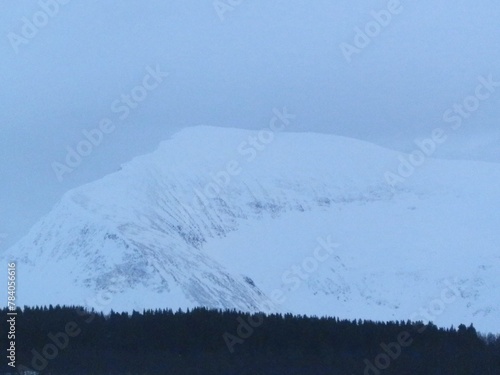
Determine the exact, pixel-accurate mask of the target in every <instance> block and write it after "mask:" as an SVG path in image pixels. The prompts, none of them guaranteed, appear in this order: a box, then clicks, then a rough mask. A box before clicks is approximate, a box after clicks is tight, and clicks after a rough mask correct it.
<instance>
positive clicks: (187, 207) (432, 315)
mask: <svg viewBox="0 0 500 375" xmlns="http://www.w3.org/2000/svg"><path fill="white" fill-rule="evenodd" d="M260 136H261V137H264V138H261V140H259V141H258V142H259V143H258V144H255V146H251V144H252V143H251V142H252V137H257V138H258V137H259V133H258V132H254V131H248V130H239V129H228V128H215V127H208V126H198V127H193V128H188V129H184V130H182V131H180V132H179V133H177V134H176V135H175V136H174V137H173V138H172V139H170V140H167V141H165V142H163V143H161V145H160V147H159V148H158V150H157V151H155V152H154V153H152V154H149V155H144V156H141V157H137V158H135V159H133V160H132V161H131V162H129V163H127V164H125V165H123V166H122V168H121V170H120V171H118V172H116V173H114V174H111V175H108V176H107V177H105V178H103V179H101V180H99V181H96V182H93V183H90V184H87V185H84V186H81V187H79V188H77V189H74V190H72V191H70V192H68V193H67V194H66V195H65V196H64V197H63V199H62V200H61V201H60V202H59V203H58V204H57V205H56V206H55V207H54V209H53V210H52V211H51V212H50V213H49V214H48V215H46V216H45V217H43V218H42V219H41V220H40V221H39V222H38V223H37V224H36V225H35V226H34V227H33V228H32V229H31V231H30V232H29V234H28V235H27V236H26V237H24V238H23V239H22V240H21V241H19V242H18V243H17V244H16V245H14V246H13V247H11V248H10V249H9V250H8V251H7V252H6V253H4V254H2V257H3V258H4V262H11V261H17V269H18V271H17V272H18V286H17V288H18V290H17V293H18V301H17V302H18V305H20V306H23V305H30V306H32V305H48V304H53V305H56V304H61V305H62V304H65V305H84V306H87V307H89V308H95V309H97V310H102V311H109V310H110V309H113V310H115V311H122V310H126V311H131V310H134V309H135V310H139V311H141V310H142V309H146V308H172V309H178V308H181V309H185V308H188V307H189V308H192V307H195V306H207V307H210V308H229V309H233V308H234V309H238V310H242V311H266V312H271V311H273V312H276V311H280V312H292V313H297V314H309V315H318V316H321V315H329V316H339V317H341V318H349V319H358V318H361V319H374V320H407V319H416V320H423V321H429V320H430V321H432V322H434V323H435V324H437V325H438V326H444V327H449V326H451V325H454V326H455V327H456V326H457V325H458V324H461V323H464V324H467V325H468V324H470V323H473V324H474V326H475V327H476V328H477V329H479V330H481V331H483V332H495V333H499V332H500V319H498V316H499V313H500V288H499V286H500V273H499V269H500V267H499V266H500V254H499V247H500V231H499V228H500V194H499V192H498V183H499V182H500V165H499V164H495V163H485V162H468V161H445V160H434V159H426V160H425V162H424V163H423V165H421V166H420V167H418V168H416V169H415V172H414V173H413V174H412V175H411V176H410V177H408V178H407V179H406V180H405V181H404V182H402V183H399V184H397V185H395V186H391V185H389V184H388V183H387V182H386V179H385V174H386V172H388V171H390V172H396V171H397V167H398V164H399V159H398V155H400V154H399V153H397V152H394V151H391V150H387V149H384V148H381V147H379V146H375V145H373V144H370V143H367V142H363V141H359V140H354V139H350V138H345V137H338V136H331V135H324V134H312V133H300V134H299V133H279V132H277V133H276V132H275V133H269V132H267V133H260ZM266 136H267V138H266ZM262 140H264V142H267V143H264V142H262ZM257 146H258V147H257ZM252 150H253V151H252ZM229 171H230V172H232V174H229V173H228V172H229ZM214 176H215V179H217V178H219V185H216V183H215V182H214ZM217 176H218V177H217ZM228 176H229V178H228ZM217 186H219V187H218V188H217ZM214 187H215V188H216V189H217V190H218V192H217V194H216V193H213V192H212V191H213V189H214ZM197 192H198V193H197ZM203 192H205V193H203ZM200 194H201V195H203V198H200V197H199V195H200ZM325 243H326V245H325ZM321 244H323V245H321ZM334 244H335V245H334ZM5 300H6V298H5Z"/></svg>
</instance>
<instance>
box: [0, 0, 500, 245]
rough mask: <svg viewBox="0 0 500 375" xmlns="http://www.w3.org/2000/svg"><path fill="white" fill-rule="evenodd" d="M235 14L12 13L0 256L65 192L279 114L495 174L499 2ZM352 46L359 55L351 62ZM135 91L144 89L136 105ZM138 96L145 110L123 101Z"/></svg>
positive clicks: (58, 9)
mask: <svg viewBox="0 0 500 375" xmlns="http://www.w3.org/2000/svg"><path fill="white" fill-rule="evenodd" d="M228 4H229V3H228V2H227V1H224V0H221V1H219V2H213V1H211V0H210V1H194V0H173V1H168V2H166V1H159V0H155V1H153V0H151V1H147V2H141V1H130V0H128V1H120V2H113V3H109V2H104V1H97V0H87V1H84V2H79V1H68V0H66V1H62V0H59V1H58V2H55V1H51V0H41V1H29V0H20V1H16V2H5V3H4V4H2V11H1V12H0V35H2V37H1V38H0V56H1V58H0V68H1V71H2V73H3V74H2V75H1V76H0V83H1V85H0V105H1V111H0V127H1V130H2V131H1V137H0V176H1V180H2V184H1V185H0V249H1V250H5V249H6V248H8V247H9V246H10V245H12V244H14V243H15V242H16V241H17V240H19V239H20V238H21V237H22V236H24V235H26V234H27V232H28V230H29V229H30V228H31V226H32V225H33V224H34V223H35V222H36V221H37V220H38V219H39V218H40V217H41V216H42V215H44V214H46V213H48V212H49V211H50V210H51V208H52V207H53V206H54V205H55V204H56V203H57V202H58V201H59V199H60V198H61V197H62V195H63V194H64V193H65V192H66V191H68V190H69V189H71V188H74V187H77V186H80V185H82V184H85V183H88V182H91V181H94V180H97V179H99V178H101V177H103V176H105V175H107V174H109V173H112V172H114V171H117V170H118V169H119V168H120V165H121V164H122V163H124V162H126V161H128V160H130V159H132V158H133V157H135V156H137V155H141V154H145V153H148V152H152V151H154V150H155V149H157V147H158V144H159V143H160V141H162V140H166V139H168V138H169V137H170V136H171V135H172V134H174V133H175V132H176V131H178V130H180V129H183V128H186V127H191V126H195V125H199V124H206V125H211V126H217V127H236V128H243V129H254V130H257V129H262V128H264V127H267V126H268V124H269V122H270V121H271V119H272V118H273V116H274V113H273V109H274V108H280V109H281V108H283V107H286V108H287V109H288V111H289V112H290V113H292V114H294V115H295V116H296V121H294V122H293V127H291V128H290V129H288V130H289V131H294V132H318V133H327V134H334V135H340V136H347V137H351V138H357V139H361V140H366V141H369V142H372V143H376V144H379V145H383V146H385V147H389V148H392V149H396V150H400V151H404V152H412V151H413V150H415V149H416V147H417V146H416V145H415V140H423V139H427V138H430V137H432V134H433V131H434V130H435V129H436V128H443V129H444V130H445V131H446V135H447V139H446V141H445V142H443V143H440V144H439V145H438V147H437V148H436V150H435V151H434V152H433V155H432V156H433V157H445V158H454V159H470V160H486V161H492V162H499V161H500V154H499V151H498V147H497V145H498V141H499V137H500V136H499V130H498V118H499V114H500V109H499V108H500V106H499V98H500V90H498V86H495V84H493V86H492V90H491V91H485V90H480V91H479V92H477V91H476V88H477V86H478V85H480V84H481V82H482V81H481V79H486V80H488V79H489V78H491V80H492V81H493V82H499V81H500V69H499V67H498V61H499V57H500V52H499V50H498V48H496V45H497V44H498V40H500V38H499V37H500V35H499V34H500V29H499V28H498V15H499V14H500V4H499V3H498V2H495V1H492V0H491V1H483V2H480V3H478V2H473V1H472V0H459V1H455V2H453V3H450V2H446V1H443V0H440V1H435V0H433V1H430V0H424V1H419V2H416V3H412V2H405V1H401V2H400V3H398V2H394V1H389V2H387V1H377V2H373V1H366V0H349V1H347V0H340V1H326V0H319V1H314V2H310V1H305V0H296V1H295V0H294V1H284V0H277V1H272V2H269V1H263V0H256V1H241V2H240V4H239V5H228ZM233 4H234V3H233ZM391 10H394V11H393V12H391ZM381 12H382V13H381ZM384 12H389V15H390V16H389V18H387V17H386V18H384V15H386V14H387V13H384ZM376 19H378V20H379V21H374V20H376ZM370 22H371V23H370ZM373 22H379V26H378V29H377V27H376V26H375V29H373V27H374V26H373ZM380 23H382V25H380ZM37 25H38V26H37ZM370 25H371V26H370ZM370 27H372V29H370ZM356 28H358V29H356ZM370 30H371V31H370ZM360 32H361V33H362V34H365V36H364V37H363V36H360V35H358V34H360ZM366 33H368V34H370V33H371V34H372V35H373V36H372V37H370V36H367V35H366ZM363 39H365V40H364V43H366V44H367V45H366V46H363V45H362V44H363V43H361V45H360V44H359V42H363ZM366 39H368V40H366ZM356 42H358V44H356ZM343 43H347V44H349V45H351V46H353V47H354V48H356V49H357V52H356V53H354V54H352V55H351V56H350V60H351V61H350V62H349V61H348V60H349V59H346V56H345V52H343V50H342V48H341V45H342V44H343ZM360 46H361V47H360ZM148 69H150V70H151V69H152V70H159V71H161V72H163V73H164V76H161V77H162V80H161V82H160V80H157V81H155V80H154V77H152V76H151V77H150V79H146V78H147V76H148V74H150V75H151V72H150V70H148ZM167 74H168V75H167ZM145 79H146V81H145ZM155 83H157V85H155ZM138 86H142V87H145V89H144V90H142V91H141V90H138V91H137V90H136V91H133V90H134V88H136V87H138ZM153 86H154V88H153ZM486 93H489V95H488V97H487V98H486ZM132 94H134V95H135V97H136V98H140V99H141V100H140V101H134V100H132V101H130V99H128V100H127V99H126V96H127V95H128V96H131V95H132ZM478 94H479V96H478ZM122 95H125V97H124V96H122ZM138 95H139V96H138ZM141 95H142V96H141ZM124 98H125V99H124ZM467 98H468V99H467ZM474 98H476V99H474ZM455 105H458V106H459V107H456V106H455ZM124 106H125V108H124ZM447 111H451V112H447ZM446 113H448V117H447V119H448V120H449V121H446V120H445V119H444V117H443V116H445V114H446ZM452 116H455V119H454V120H452V119H451V118H452ZM456 116H458V117H459V118H460V122H461V123H460V126H459V127H456V128H455V129H454V128H453V126H454V125H456V124H457V121H459V120H457V119H456ZM105 119H108V120H110V121H111V122H112V124H110V123H108V124H107V125H106V123H104V124H103V123H102V121H103V120H105ZM100 126H102V127H103V128H104V129H106V130H109V132H107V133H103V137H102V139H101V138H99V137H98V138H95V139H97V140H98V141H95V142H96V144H97V145H94V146H93V148H92V150H91V151H90V152H89V153H88V155H87V156H84V157H82V158H81V160H74V163H73V166H72V167H68V168H70V169H71V170H72V171H71V172H70V173H65V174H64V177H63V178H62V180H61V179H58V178H57V174H56V173H55V172H54V163H61V164H65V165H66V162H65V159H66V158H67V157H68V153H71V152H70V151H68V150H69V149H72V150H75V149H76V148H77V146H78V145H79V144H80V143H81V142H82V141H84V140H86V139H87V138H86V136H85V134H88V133H83V132H84V131H87V132H91V131H92V130H93V129H96V128H99V127H100ZM106 126H107V127H106ZM111 129H112V130H111ZM222 141H223V140H221V142H222ZM82 150H83V149H82ZM83 151H85V150H83ZM394 157H395V160H394V163H395V165H396V166H397V164H398V163H399V161H398V159H397V156H394Z"/></svg>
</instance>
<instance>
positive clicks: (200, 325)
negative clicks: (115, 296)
mask: <svg viewBox="0 0 500 375" xmlns="http://www.w3.org/2000/svg"><path fill="white" fill-rule="evenodd" d="M7 312H8V311H7V310H5V309H4V310H2V313H3V316H4V317H7ZM15 321H16V324H15V340H12V341H15V356H16V357H15V362H16V367H17V371H18V373H19V372H22V371H29V370H36V371H38V373H40V374H52V375H66V374H72V375H101V374H102V375H104V374H106V375H114V374H116V375H125V374H131V375H139V374H141V375H142V374H144V375H146V374H148V375H156V374H161V375H165V374H168V375H177V374H179V375H180V374H182V375H191V374H192V375H195V374H196V375H212V374H213V375H283V374H287V375H327V374H328V375H352V374H360V375H362V374H364V375H379V374H387V375H391V374H394V375H476V374H477V375H498V374H500V337H499V336H494V335H488V336H486V337H483V336H481V335H478V333H477V332H476V330H475V329H474V328H473V327H472V326H469V327H466V326H464V325H461V326H459V327H457V328H450V329H438V328H437V327H436V326H434V325H432V324H426V325H424V324H422V323H419V322H410V321H407V322H402V321H401V322H386V323H380V322H371V321H361V320H357V321H356V320H353V321H348V320H339V319H337V318H316V317H306V316H292V315H290V314H285V315H282V314H272V315H262V314H256V315H249V314H242V313H239V312H237V311H216V310H207V309H203V308H197V309H194V310H191V311H187V312H181V311H178V312H173V311H171V310H156V311H145V312H143V313H138V312H134V313H132V314H127V313H115V312H112V313H111V314H108V315H103V314H102V313H95V312H92V311H85V310H83V309H82V308H79V307H59V306H56V307H52V306H50V307H43V308H25V309H24V310H22V311H21V310H18V311H17V316H16V317H15ZM1 328H2V340H1V341H0V342H1V346H2V347H1V350H2V353H7V355H8V353H9V345H11V342H10V341H11V340H6V338H7V332H8V331H9V329H10V326H9V322H7V318H5V319H2V323H1ZM11 349H12V348H11ZM2 358H3V361H2V362H3V363H2V367H1V369H0V372H3V373H9V372H11V373H15V371H13V369H12V368H11V367H10V366H8V365H7V363H8V362H10V360H9V359H6V356H5V355H2Z"/></svg>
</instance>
